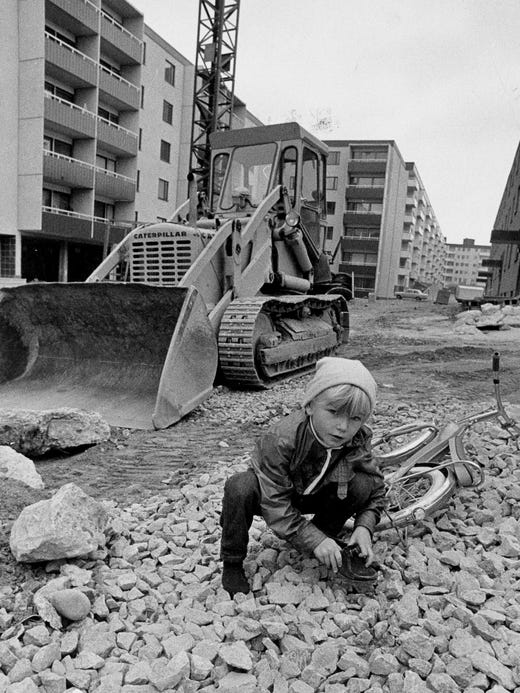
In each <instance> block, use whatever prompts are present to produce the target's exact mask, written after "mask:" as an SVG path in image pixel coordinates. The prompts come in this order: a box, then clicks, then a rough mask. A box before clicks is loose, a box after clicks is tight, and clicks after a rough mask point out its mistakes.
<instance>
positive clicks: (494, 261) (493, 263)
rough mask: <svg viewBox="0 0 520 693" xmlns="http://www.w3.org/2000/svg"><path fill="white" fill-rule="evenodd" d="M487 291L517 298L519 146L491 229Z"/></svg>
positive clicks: (519, 278)
mask: <svg viewBox="0 0 520 693" xmlns="http://www.w3.org/2000/svg"><path fill="white" fill-rule="evenodd" d="M490 240H491V248H490V253H489V258H487V259H485V260H484V265H485V266H486V267H487V283H486V294H487V295H488V296H494V297H500V298H504V299H508V298H514V299H518V298H520V145H519V146H518V148H517V150H516V153H515V157H514V160H513V165H512V166H511V170H510V172H509V176H508V178H507V182H506V186H505V188H504V192H503V194H502V199H501V201H500V205H499V208H498V212H497V216H496V219H495V224H494V227H493V230H492V232H491V239H490Z"/></svg>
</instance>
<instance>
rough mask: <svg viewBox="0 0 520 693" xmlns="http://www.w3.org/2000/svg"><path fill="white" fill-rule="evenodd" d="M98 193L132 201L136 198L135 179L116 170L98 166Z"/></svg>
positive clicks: (114, 198)
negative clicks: (115, 171)
mask: <svg viewBox="0 0 520 693" xmlns="http://www.w3.org/2000/svg"><path fill="white" fill-rule="evenodd" d="M96 195H99V196H103V197H108V198H109V199H111V200H114V201H115V200H118V201H123V202H131V201H132V200H133V199H134V198H135V180H134V179H133V178H128V176H122V175H121V174H120V173H114V171H107V170H106V169H104V168H99V167H96Z"/></svg>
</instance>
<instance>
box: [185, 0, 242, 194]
mask: <svg viewBox="0 0 520 693" xmlns="http://www.w3.org/2000/svg"><path fill="white" fill-rule="evenodd" d="M239 8H240V1H239V0H200V2H199V22H198V33H197V56H196V62H195V77H194V90H193V114H192V126H191V159H190V173H192V174H194V175H195V176H196V178H197V187H198V190H199V192H202V193H205V194H206V195H207V194H208V192H209V191H208V186H209V171H210V160H211V151H210V145H209V136H210V134H211V133H212V132H215V131H217V130H229V129H231V121H232V118H233V102H234V92H235V64H236V47H237V34H238V18H239Z"/></svg>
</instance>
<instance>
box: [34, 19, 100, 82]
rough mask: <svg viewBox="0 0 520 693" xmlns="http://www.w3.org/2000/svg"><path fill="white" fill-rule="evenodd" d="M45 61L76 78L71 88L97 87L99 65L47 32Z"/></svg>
mask: <svg viewBox="0 0 520 693" xmlns="http://www.w3.org/2000/svg"><path fill="white" fill-rule="evenodd" d="M45 59H46V60H47V61H48V62H49V63H52V64H53V65H55V66H56V67H58V68H59V69H60V70H61V71H62V72H65V73H66V74H67V75H70V76H71V77H73V78H75V79H73V80H70V79H69V80H68V81H69V82H71V86H75V87H78V86H89V87H95V86H96V82H97V68H98V63H97V62H96V61H95V60H93V59H92V58H89V56H88V55H85V53H82V52H81V51H78V49H77V48H74V46H71V45H70V44H68V43H66V42H65V41H62V40H61V39H59V38H57V37H56V36H53V35H52V34H50V33H49V32H47V31H46V32H45Z"/></svg>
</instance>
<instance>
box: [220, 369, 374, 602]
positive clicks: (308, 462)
mask: <svg viewBox="0 0 520 693" xmlns="http://www.w3.org/2000/svg"><path fill="white" fill-rule="evenodd" d="M376 391H377V388H376V383H375V380H374V378H373V377H372V375H371V374H370V372H369V371H368V370H367V369H366V368H365V366H364V365H363V364H362V363H361V362H360V361H356V360H351V359H344V358H337V357H326V358H322V359H321V360H320V361H318V363H317V364H316V372H315V374H314V377H313V378H312V379H311V381H310V382H309V385H308V387H307V389H306V391H305V396H304V400H303V407H302V408H301V409H299V410H297V411H294V412H293V413H291V414H289V415H288V416H286V417H284V418H283V419H281V420H280V421H279V422H277V423H276V424H275V425H274V426H273V427H272V428H271V429H270V430H269V431H268V432H266V433H265V434H263V435H262V436H261V437H260V438H259V440H258V442H257V445H256V450H255V454H254V455H253V459H252V467H251V468H250V469H248V470H247V471H244V472H240V473H238V474H235V475H233V476H232V477H231V478H229V479H228V480H227V482H226V484H225V487H224V498H223V502H222V514H221V518H220V524H221V526H222V540H221V559H222V561H223V572H222V585H223V587H224V589H225V590H227V591H228V592H229V594H230V595H231V596H233V595H234V594H236V593H238V592H243V593H247V592H249V590H250V586H249V583H248V581H247V578H246V576H245V573H244V568H243V562H244V559H245V557H246V554H247V546H248V541H249V529H250V527H251V524H252V522H253V517H254V515H261V516H262V517H263V518H264V520H265V522H266V523H267V525H268V526H269V527H270V528H271V530H272V531H273V532H274V533H275V534H276V535H277V536H278V537H279V538H280V539H284V540H286V541H288V542H290V543H291V544H292V545H293V546H294V547H295V548H297V549H298V550H300V551H301V552H303V553H310V554H311V555H314V556H315V557H316V558H317V559H318V560H319V561H320V562H321V563H323V564H324V565H326V566H327V567H328V568H330V569H331V570H332V571H333V572H337V571H338V570H339V569H340V568H341V564H342V551H341V549H342V546H344V543H343V542H342V539H341V538H340V535H341V533H342V530H343V526H344V524H345V522H346V520H347V519H348V518H350V517H354V518H355V520H354V529H353V531H352V533H351V535H350V537H349V539H348V541H347V545H348V546H352V547H354V546H355V547H357V549H358V551H359V554H360V555H361V556H363V558H364V559H365V564H366V565H367V566H369V565H370V564H371V563H372V562H373V561H374V552H373V549H372V533H373V530H374V527H375V526H376V524H377V522H378V520H379V517H380V514H381V511H382V509H383V508H384V505H385V486H384V481H383V476H382V474H381V472H380V471H379V470H378V468H377V465H376V463H375V461H374V459H373V456H372V452H371V437H372V434H371V431H370V429H369V428H368V427H367V426H366V421H367V419H368V418H369V416H370V415H371V413H372V412H373V410H374V407H375V403H376ZM305 515H313V517H312V520H309V519H307V518H306V517H305Z"/></svg>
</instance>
